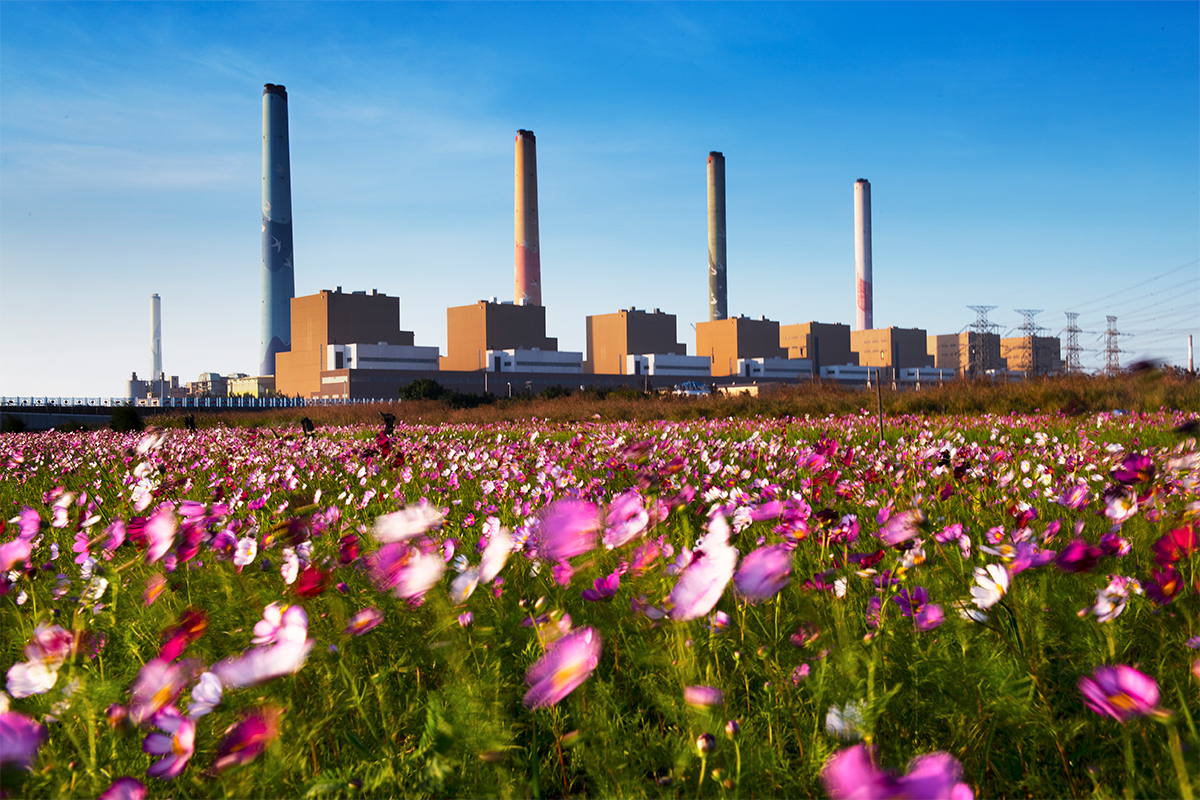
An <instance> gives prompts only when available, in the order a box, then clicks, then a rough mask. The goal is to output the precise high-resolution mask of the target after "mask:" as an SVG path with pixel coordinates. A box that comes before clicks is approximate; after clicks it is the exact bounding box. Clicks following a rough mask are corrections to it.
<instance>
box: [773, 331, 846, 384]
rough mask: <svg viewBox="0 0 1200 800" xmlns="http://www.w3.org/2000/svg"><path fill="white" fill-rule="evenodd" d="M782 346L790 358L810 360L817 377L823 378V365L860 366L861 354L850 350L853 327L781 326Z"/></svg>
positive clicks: (780, 341) (780, 339)
mask: <svg viewBox="0 0 1200 800" xmlns="http://www.w3.org/2000/svg"><path fill="white" fill-rule="evenodd" d="M779 346H780V347H785V348H787V356H786V357H787V358H807V359H810V360H811V361H812V369H813V374H814V375H820V374H821V372H820V370H821V367H823V366H833V365H837V366H841V365H843V364H855V365H857V364H858V353H855V352H854V351H853V349H852V348H851V347H850V326H849V325H842V324H840V323H836V322H832V323H831V322H801V323H800V324H799V325H780V326H779Z"/></svg>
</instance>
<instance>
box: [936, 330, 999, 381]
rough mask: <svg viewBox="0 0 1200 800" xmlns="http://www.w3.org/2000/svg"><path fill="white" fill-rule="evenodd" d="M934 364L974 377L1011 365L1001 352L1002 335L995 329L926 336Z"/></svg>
mask: <svg viewBox="0 0 1200 800" xmlns="http://www.w3.org/2000/svg"><path fill="white" fill-rule="evenodd" d="M926 342H927V345H926V346H927V347H928V348H929V350H930V352H932V353H933V357H934V366H935V367H937V368H938V369H952V370H954V371H955V373H956V374H957V375H958V377H960V378H973V377H978V376H981V375H984V374H986V373H987V372H989V371H991V370H995V369H1007V368H1008V363H1007V362H1006V361H1005V360H1004V358H1003V357H1002V356H1001V355H1000V337H999V336H998V335H997V334H994V333H976V332H975V331H963V332H962V333H947V334H940V335H938V336H929V337H927V338H926Z"/></svg>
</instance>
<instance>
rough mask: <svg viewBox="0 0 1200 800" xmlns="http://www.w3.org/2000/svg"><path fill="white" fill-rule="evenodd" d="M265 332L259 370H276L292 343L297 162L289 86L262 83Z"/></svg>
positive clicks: (262, 372) (269, 373) (263, 332)
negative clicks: (290, 139)
mask: <svg viewBox="0 0 1200 800" xmlns="http://www.w3.org/2000/svg"><path fill="white" fill-rule="evenodd" d="M262 168H263V188H262V213H263V218H262V266H263V268H262V337H261V346H260V347H259V366H258V371H259V374H260V375H274V374H275V354H276V353H286V352H288V351H290V350H291V349H292V307H291V300H292V298H293V297H295V296H296V273H295V270H294V269H293V267H292V167H291V155H290V153H289V148H288V116H287V89H285V88H284V87H282V86H276V85H275V84H273V83H268V84H266V86H264V87H263V150H262Z"/></svg>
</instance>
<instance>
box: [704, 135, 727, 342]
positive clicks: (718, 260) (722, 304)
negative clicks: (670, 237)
mask: <svg viewBox="0 0 1200 800" xmlns="http://www.w3.org/2000/svg"><path fill="white" fill-rule="evenodd" d="M728 316H729V304H728V299H727V297H726V294H725V156H723V155H721V154H720V153H717V152H710V153H709V154H708V321H709V322H715V321H716V320H719V319H725V318H726V317H728Z"/></svg>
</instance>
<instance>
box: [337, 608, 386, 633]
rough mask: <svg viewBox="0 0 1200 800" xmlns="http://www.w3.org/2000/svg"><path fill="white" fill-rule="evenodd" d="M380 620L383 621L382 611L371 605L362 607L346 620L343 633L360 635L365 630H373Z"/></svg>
mask: <svg viewBox="0 0 1200 800" xmlns="http://www.w3.org/2000/svg"><path fill="white" fill-rule="evenodd" d="M381 622H383V612H382V611H380V610H379V609H377V608H375V607H373V606H372V607H368V608H364V609H363V610H362V611H359V612H358V613H357V614H355V615H354V616H353V617H351V618H350V619H349V620H348V621H347V622H346V630H344V631H343V633H349V634H352V635H354V636H362V635H363V634H364V633H366V632H367V631H371V630H374V629H375V627H376V626H378V625H379V623H381Z"/></svg>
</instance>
